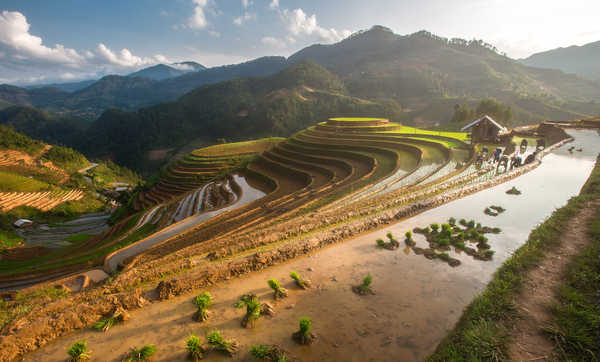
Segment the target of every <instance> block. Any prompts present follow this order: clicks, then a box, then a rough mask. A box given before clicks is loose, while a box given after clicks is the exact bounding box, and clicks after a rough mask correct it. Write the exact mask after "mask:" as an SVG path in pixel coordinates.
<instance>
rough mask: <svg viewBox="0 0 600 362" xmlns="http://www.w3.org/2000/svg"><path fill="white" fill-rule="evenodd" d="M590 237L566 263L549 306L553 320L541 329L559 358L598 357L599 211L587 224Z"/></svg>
mask: <svg viewBox="0 0 600 362" xmlns="http://www.w3.org/2000/svg"><path fill="white" fill-rule="evenodd" d="M589 236H590V238H591V239H592V243H591V245H589V246H588V247H587V248H586V249H585V250H583V252H581V253H580V254H579V255H577V256H576V257H575V258H574V259H573V261H572V262H571V263H569V265H568V266H567V275H566V280H565V281H564V282H563V283H562V284H561V285H560V287H559V293H558V299H559V301H558V303H557V304H556V305H553V306H552V308H551V314H552V322H551V324H550V325H549V326H546V327H545V328H544V330H545V331H546V333H547V334H548V335H549V337H550V338H551V339H552V341H553V342H554V345H555V353H556V355H557V356H558V359H560V360H565V361H598V359H600V328H599V327H600V304H599V303H598V296H599V295H600V211H597V212H596V215H595V217H594V218H593V220H592V222H591V223H590V225H589Z"/></svg>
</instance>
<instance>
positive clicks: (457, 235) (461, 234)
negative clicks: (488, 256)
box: [456, 231, 465, 240]
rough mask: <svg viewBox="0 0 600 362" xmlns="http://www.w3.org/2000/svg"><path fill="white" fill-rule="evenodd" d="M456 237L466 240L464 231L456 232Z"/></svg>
mask: <svg viewBox="0 0 600 362" xmlns="http://www.w3.org/2000/svg"><path fill="white" fill-rule="evenodd" d="M456 239H457V240H465V233H464V232H462V231H461V232H459V233H458V234H456Z"/></svg>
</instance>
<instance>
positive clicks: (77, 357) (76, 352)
mask: <svg viewBox="0 0 600 362" xmlns="http://www.w3.org/2000/svg"><path fill="white" fill-rule="evenodd" d="M67 353H68V354H69V357H70V358H69V362H80V361H87V360H89V359H90V356H91V351H89V350H88V348H87V342H86V341H79V342H75V343H74V344H73V345H72V346H71V348H69V350H68V351H67Z"/></svg>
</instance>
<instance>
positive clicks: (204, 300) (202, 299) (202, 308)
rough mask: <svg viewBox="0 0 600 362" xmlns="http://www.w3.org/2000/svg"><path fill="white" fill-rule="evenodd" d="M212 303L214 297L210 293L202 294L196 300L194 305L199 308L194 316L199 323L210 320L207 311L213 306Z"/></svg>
mask: <svg viewBox="0 0 600 362" xmlns="http://www.w3.org/2000/svg"><path fill="white" fill-rule="evenodd" d="M211 303H212V297H211V295H210V293H209V292H204V293H202V294H199V295H197V296H196V298H194V304H196V307H197V308H198V310H196V314H195V316H194V317H195V318H196V320H197V321H200V322H202V321H205V320H207V319H208V310H207V309H208V307H209V306H210V305H211Z"/></svg>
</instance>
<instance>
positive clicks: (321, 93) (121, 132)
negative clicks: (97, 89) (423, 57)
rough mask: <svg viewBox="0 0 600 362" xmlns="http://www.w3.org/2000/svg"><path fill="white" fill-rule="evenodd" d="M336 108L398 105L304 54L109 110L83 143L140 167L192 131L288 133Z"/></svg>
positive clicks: (344, 111) (345, 111)
mask: <svg viewBox="0 0 600 362" xmlns="http://www.w3.org/2000/svg"><path fill="white" fill-rule="evenodd" d="M334 115H364V116H374V115H377V116H383V117H386V116H387V117H392V118H394V119H398V118H400V117H401V116H402V110H401V107H400V106H399V105H398V104H397V103H396V102H394V101H393V100H387V99H385V100H384V99H381V100H379V101H376V102H375V101H369V100H365V99H360V98H356V97H352V96H351V95H349V94H348V92H347V90H346V89H345V87H344V84H343V82H342V81H341V80H340V79H339V78H338V77H337V76H335V75H333V74H331V73H330V72H329V71H327V70H326V69H325V68H323V67H321V66H319V65H318V64H316V63H314V62H311V61H305V62H299V63H297V64H295V65H293V66H291V67H289V68H287V69H285V70H283V71H281V72H279V73H277V74H275V75H272V76H268V77H263V78H244V79H233V80H229V81H225V82H220V83H217V84H208V85H205V86H202V87H200V88H198V89H196V90H194V91H192V92H189V93H187V94H186V95H185V96H183V97H181V98H180V99H178V100H177V101H175V102H170V103H163V104H159V105H156V106H152V107H148V108H142V109H140V110H139V111H137V112H124V111H120V110H116V109H112V110H108V111H106V112H104V114H102V116H101V117H100V118H99V119H98V120H97V121H95V122H94V123H93V124H92V125H91V127H90V128H89V129H88V130H87V132H86V135H87V137H86V138H85V142H84V145H81V147H82V148H81V149H82V150H84V151H85V153H86V154H88V155H90V156H92V157H102V156H109V157H111V158H112V159H114V160H115V161H116V162H118V163H120V164H123V165H126V166H129V167H132V168H135V169H137V170H140V169H143V168H149V167H150V166H149V164H148V162H147V161H148V160H147V154H148V152H149V151H150V150H154V149H172V148H178V147H181V146H184V145H185V144H187V143H189V142H191V141H193V140H197V139H203V140H205V141H206V142H214V140H215V139H217V138H226V139H227V140H246V139H252V138H257V137H264V136H277V135H282V136H283V135H290V134H292V133H294V132H296V131H298V130H300V129H303V128H305V127H307V126H309V125H312V124H314V122H315V121H316V120H322V119H327V118H328V117H331V116H334ZM154 166H156V165H154Z"/></svg>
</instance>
